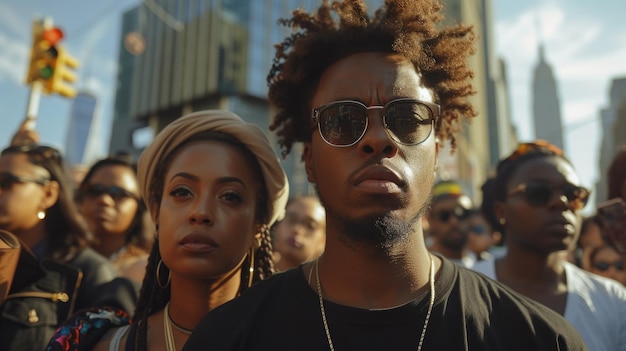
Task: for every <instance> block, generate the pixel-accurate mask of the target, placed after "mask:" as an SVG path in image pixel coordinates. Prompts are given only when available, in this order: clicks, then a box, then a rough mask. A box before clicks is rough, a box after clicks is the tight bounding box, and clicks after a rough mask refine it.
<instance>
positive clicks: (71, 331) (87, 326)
mask: <svg viewBox="0 0 626 351" xmlns="http://www.w3.org/2000/svg"><path fill="white" fill-rule="evenodd" d="M128 323H129V316H128V313H126V312H125V311H123V310H120V309H116V308H111V307H92V308H86V309H83V310H80V311H77V312H76V313H74V314H73V315H72V316H70V317H69V318H68V319H67V320H66V321H65V322H63V323H62V324H61V325H60V326H59V327H58V328H57V330H56V331H55V332H54V335H53V336H52V338H51V339H50V342H49V343H48V345H47V346H46V348H45V350H46V351H61V350H63V351H71V350H93V349H94V348H95V347H96V345H98V344H102V343H103V340H105V339H108V338H110V337H111V336H112V335H113V331H112V330H116V329H117V328H118V327H121V326H124V325H127V324H128Z"/></svg>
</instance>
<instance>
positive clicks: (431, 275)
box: [309, 255, 435, 351]
mask: <svg viewBox="0 0 626 351" xmlns="http://www.w3.org/2000/svg"><path fill="white" fill-rule="evenodd" d="M429 257H430V272H429V279H428V283H429V285H430V302H429V303H428V311H427V312H426V320H425V321H424V327H423V328H422V333H421V334H420V340H419V343H418V344H417V351H421V350H422V344H423V343H424V337H426V328H428V322H429V321H430V314H431V313H432V311H433V306H434V304H435V262H434V261H433V257H432V256H431V255H429ZM309 276H310V274H309ZM315 279H316V281H317V295H318V297H319V300H320V311H321V312H322V322H324V331H325V332H326V339H328V346H329V347H330V351H335V346H334V345H333V339H332V338H331V337H330V329H329V328H328V321H327V320H326V309H325V308H324V298H323V297H322V285H321V284H320V272H319V259H317V260H315Z"/></svg>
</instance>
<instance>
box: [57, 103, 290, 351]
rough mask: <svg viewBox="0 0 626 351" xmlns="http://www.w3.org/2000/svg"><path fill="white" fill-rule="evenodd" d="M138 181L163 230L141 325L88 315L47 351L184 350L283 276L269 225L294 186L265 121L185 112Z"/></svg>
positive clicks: (139, 313) (158, 141)
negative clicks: (213, 315) (210, 318)
mask: <svg viewBox="0 0 626 351" xmlns="http://www.w3.org/2000/svg"><path fill="white" fill-rule="evenodd" d="M138 179H139V189H140V193H141V194H142V198H143V199H144V200H145V203H146V207H147V208H148V209H149V211H150V215H151V218H152V220H153V222H154V224H155V226H156V228H157V230H156V240H155V241H154V244H153V247H152V250H151V252H150V257H149V259H148V266H147V269H146V275H145V278H144V281H143V285H142V287H141V293H140V296H139V300H138V302H137V309H136V310H135V313H134V315H133V316H132V323H131V324H129V318H128V316H127V315H125V314H122V313H120V311H118V310H114V309H106V308H101V309H89V310H84V311H81V312H80V313H77V314H76V315H74V316H73V317H72V318H71V319H69V320H68V321H66V322H65V323H64V324H63V326H62V327H61V328H59V330H58V331H57V333H56V334H55V335H54V336H53V338H52V340H51V342H50V344H49V345H48V347H47V348H46V350H48V351H53V350H63V351H69V350H96V351H97V350H136V351H141V350H143V351H145V350H168V351H174V350H180V349H181V348H182V345H183V344H185V342H186V340H187V338H188V337H189V335H190V334H191V331H192V330H193V329H194V328H195V326H196V324H197V323H198V322H199V321H200V319H201V318H202V317H203V316H204V315H206V314H207V313H208V312H209V311H212V310H213V309H215V308H216V307H218V306H220V305H222V304H223V303H225V302H227V301H229V300H231V299H233V298H235V297H236V296H239V295H240V294H242V293H243V292H245V291H246V290H247V289H248V288H249V287H250V286H251V285H253V284H255V283H257V282H258V281H260V280H262V279H265V278H267V277H269V276H270V275H271V274H272V273H273V267H272V249H271V237H270V233H269V228H270V227H271V225H272V224H274V223H275V221H276V220H277V219H278V218H279V217H281V216H282V214H283V213H284V211H285V206H286V203H287V199H288V196H289V186H288V183H287V177H286V175H285V173H284V171H283V170H282V168H281V166H280V163H279V161H278V157H277V156H276V155H275V153H274V150H273V149H272V146H271V144H270V143H269V140H268V139H267V137H266V136H265V134H264V133H263V132H262V131H261V130H260V129H259V128H258V127H257V126H256V125H254V124H249V123H246V122H244V121H243V120H242V119H241V118H239V117H238V116H236V115H235V114H233V113H231V112H228V111H222V110H208V111H199V112H195V113H192V114H189V115H186V116H183V117H181V118H179V119H177V120H175V121H174V122H172V123H171V124H169V125H168V126H166V127H165V128H164V129H163V130H162V131H161V132H160V133H159V134H158V135H157V136H156V137H155V139H154V141H153V142H152V143H151V144H150V145H149V146H148V147H147V148H146V149H145V150H144V152H143V153H142V155H141V157H140V159H139V162H138ZM206 347H207V348H211V345H210V344H208V345H206Z"/></svg>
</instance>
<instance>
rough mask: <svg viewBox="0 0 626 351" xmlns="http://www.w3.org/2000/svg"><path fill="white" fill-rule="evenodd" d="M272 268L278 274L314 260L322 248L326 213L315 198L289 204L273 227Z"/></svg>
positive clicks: (293, 200) (302, 197) (304, 197)
mask: <svg viewBox="0 0 626 351" xmlns="http://www.w3.org/2000/svg"><path fill="white" fill-rule="evenodd" d="M273 243H274V246H273V248H274V268H275V269H276V271H277V272H282V271H285V270H287V269H290V268H294V267H297V266H299V265H300V264H302V263H305V262H308V261H311V260H314V259H316V258H318V257H319V255H321V254H322V252H324V246H325V245H326V212H325V211H324V207H322V204H320V202H319V200H318V199H317V197H314V196H300V197H295V198H292V199H290V200H289V202H288V203H287V209H286V211H285V218H283V219H282V220H281V221H280V222H278V223H276V224H275V226H274V233H273Z"/></svg>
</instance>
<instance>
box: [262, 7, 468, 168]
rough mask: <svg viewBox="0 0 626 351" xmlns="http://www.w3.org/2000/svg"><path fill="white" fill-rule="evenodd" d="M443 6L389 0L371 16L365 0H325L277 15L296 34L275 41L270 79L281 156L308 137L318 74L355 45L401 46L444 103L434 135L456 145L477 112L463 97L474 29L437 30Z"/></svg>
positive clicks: (366, 48) (372, 48)
mask: <svg viewBox="0 0 626 351" xmlns="http://www.w3.org/2000/svg"><path fill="white" fill-rule="evenodd" d="M442 8H443V6H442V5H441V3H440V2H439V1H437V0H425V1H414V0H396V1H393V0H386V1H385V5H384V6H383V7H382V8H380V9H379V10H378V11H376V13H375V15H374V17H373V18H370V17H369V15H368V14H367V9H366V6H365V4H364V2H363V0H345V1H343V2H338V1H333V2H332V3H329V1H328V0H324V1H323V4H322V5H321V7H320V8H319V9H318V10H317V13H315V14H313V15H312V14H308V13H306V12H304V11H303V10H301V9H299V10H296V11H294V12H293V16H292V17H291V18H290V19H282V20H280V21H279V23H280V24H282V25H284V26H286V27H290V28H292V29H293V34H291V36H289V37H287V38H286V39H285V40H284V41H283V42H282V43H280V44H277V45H276V55H275V57H274V60H273V64H272V67H271V70H270V72H269V74H268V77H267V83H268V86H269V99H270V101H271V102H272V103H273V104H274V105H275V107H277V109H278V111H279V112H278V113H277V115H276V116H275V119H274V121H273V123H272V124H271V125H270V130H272V131H276V133H277V135H278V137H279V139H278V143H279V145H280V146H281V149H282V155H283V157H285V156H286V155H287V154H289V152H290V151H291V148H292V146H293V143H294V142H302V141H310V138H311V134H310V117H309V116H310V107H311V106H310V103H311V101H310V100H311V97H312V96H313V93H314V91H315V89H316V88H317V85H318V84H319V78H320V77H321V76H322V73H323V72H324V71H325V70H326V69H327V68H328V67H330V66H331V65H332V64H334V63H335V62H337V61H339V60H341V59H342V58H345V57H347V56H350V55H352V54H356V53H360V52H388V53H398V54H401V55H403V56H405V57H406V58H408V59H409V60H411V62H412V63H413V65H414V66H415V69H416V70H417V72H419V73H420V74H421V77H422V81H423V83H424V85H425V86H426V87H427V88H430V89H432V90H433V92H434V93H435V96H436V99H437V102H438V103H439V104H440V105H441V107H442V114H441V117H440V118H439V119H438V120H437V122H436V124H435V131H436V136H437V137H438V138H439V139H440V140H441V141H444V140H449V141H450V143H451V147H452V150H454V149H455V148H456V138H455V136H454V134H455V133H456V132H457V131H458V130H459V129H460V128H461V121H460V119H461V117H462V116H464V117H465V118H466V119H470V118H472V117H474V116H476V112H475V110H474V108H473V107H472V105H471V104H470V102H469V101H468V97H469V95H471V94H473V93H474V91H473V88H472V85H471V83H470V80H471V78H473V75H474V74H473V72H472V71H471V70H470V69H469V67H468V65H467V57H468V56H469V55H470V54H472V53H473V52H474V49H473V46H472V44H473V41H474V34H473V31H472V27H469V26H461V25H459V26H456V27H452V28H446V29H441V30H439V29H438V28H437V27H436V24H437V23H439V22H441V21H442V20H443V16H442V15H441V14H440V13H439V12H440V10H441V9H442Z"/></svg>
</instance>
